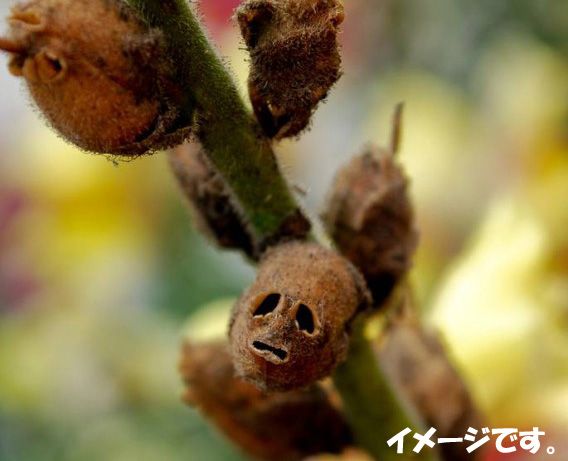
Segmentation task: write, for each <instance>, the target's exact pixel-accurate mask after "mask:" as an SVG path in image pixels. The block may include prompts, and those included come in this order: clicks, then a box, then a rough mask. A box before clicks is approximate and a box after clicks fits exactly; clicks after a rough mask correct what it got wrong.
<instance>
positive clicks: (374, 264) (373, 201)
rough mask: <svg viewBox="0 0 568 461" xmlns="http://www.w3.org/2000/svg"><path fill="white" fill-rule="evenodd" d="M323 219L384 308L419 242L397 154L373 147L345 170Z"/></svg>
mask: <svg viewBox="0 0 568 461" xmlns="http://www.w3.org/2000/svg"><path fill="white" fill-rule="evenodd" d="M323 220H324V223H325V226H326V228H327V230H328V232H329V233H330V235H331V237H332V238H333V240H334V241H335V243H336V244H337V247H338V248H339V250H340V251H341V253H342V254H343V255H344V256H346V257H347V259H349V260H350V261H351V262H352V263H353V264H354V265H355V266H356V267H357V268H359V270H360V271H361V273H362V274H363V276H364V277H365V279H366V280H367V284H368V286H369V289H370V290H371V293H372V294H373V301H374V303H375V305H376V306H380V305H382V304H383V302H384V300H385V299H386V298H387V297H388V296H389V295H390V294H391V292H392V290H393V288H394V287H395V286H396V284H397V282H398V281H399V280H401V279H402V278H403V277H404V276H405V275H406V273H407V272H408V270H409V269H410V267H411V265H412V257H413V255H414V251H415V249H416V246H417V243H418V234H417V232H416V228H415V223H414V211H413V208H412V203H411V200H410V197H409V194H408V181H407V179H406V176H405V174H404V171H403V170H402V167H401V166H400V165H399V164H398V163H397V161H396V158H395V156H394V153H393V152H391V151H387V150H382V149H379V148H377V147H374V146H369V147H368V148H367V149H366V150H365V152H364V153H363V154H362V155H359V156H357V157H355V158H353V159H352V160H351V161H350V162H349V164H347V165H346V166H345V167H344V168H343V169H342V170H340V172H339V173H338V175H337V177H336V179H335V181H334V184H333V186H332V190H331V194H330V197H329V201H328V207H327V210H326V211H325V213H324V215H323Z"/></svg>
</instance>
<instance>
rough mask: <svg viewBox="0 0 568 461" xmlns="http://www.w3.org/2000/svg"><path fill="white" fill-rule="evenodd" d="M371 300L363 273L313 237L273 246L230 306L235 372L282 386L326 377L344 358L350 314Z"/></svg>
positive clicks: (262, 384)
mask: <svg viewBox="0 0 568 461" xmlns="http://www.w3.org/2000/svg"><path fill="white" fill-rule="evenodd" d="M369 303H370V295H369V293H368V291H367V288H366V286H365V283H364V280H363V279H362V277H361V275H360V274H359V272H358V271H357V269H355V267H353V265H352V264H351V263H349V261H347V260H346V259H345V258H343V257H342V256H340V255H339V254H337V253H336V252H334V251H332V250H329V249H326V248H324V247H322V246H320V245H318V244H315V243H309V242H291V243H285V244H281V245H278V246H276V247H274V248H271V249H269V250H268V251H267V252H266V253H265V254H264V256H263V258H262V260H261V262H260V265H259V270H258V274H257V277H256V280H255V282H254V283H253V284H252V286H251V287H250V288H249V289H248V290H247V291H246V292H245V293H244V294H243V296H242V297H241V298H240V299H239V301H238V302H237V304H236V305H235V307H234V310H233V315H232V319H231V325H230V340H231V346H232V352H233V357H234V360H235V367H236V370H237V373H239V374H240V375H241V376H243V377H244V378H245V379H248V380H250V381H252V382H253V383H255V384H256V385H257V386H259V387H261V388H263V389H268V390H280V391H282V390H290V389H296V388H300V387H304V386H307V385H310V384H312V383H314V382H315V381H317V380H320V379H322V378H324V377H327V376H329V375H330V373H331V372H332V371H333V369H334V368H335V367H336V366H337V365H338V364H339V363H340V362H342V361H343V360H344V359H345V356H346V352H347V347H348V343H349V335H348V333H349V327H350V323H351V320H352V319H353V318H354V316H355V315H356V314H357V313H358V312H360V311H361V310H363V309H365V308H367V307H368V306H369Z"/></svg>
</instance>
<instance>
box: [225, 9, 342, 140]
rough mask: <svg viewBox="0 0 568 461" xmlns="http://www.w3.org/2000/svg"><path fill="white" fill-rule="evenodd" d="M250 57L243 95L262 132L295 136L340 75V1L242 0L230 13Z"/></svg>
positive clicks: (307, 121) (278, 137) (270, 135)
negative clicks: (232, 13)
mask: <svg viewBox="0 0 568 461" xmlns="http://www.w3.org/2000/svg"><path fill="white" fill-rule="evenodd" d="M236 16H237V19H238V22H239V26H240V28H241V33H242V35H243V37H244V40H245V43H246V45H247V47H248V50H249V52H250V56H251V72H250V76H249V94H250V99H251V102H252V105H253V108H254V111H255V113H256V116H257V118H258V120H259V122H260V125H261V126H262V128H263V130H264V132H265V134H266V135H267V136H269V137H271V138H277V139H280V138H285V137H289V136H295V135H297V134H299V133H300V132H301V131H302V130H303V129H304V128H306V126H307V125H308V123H309V121H310V117H311V115H312V112H313V111H314V109H315V108H316V106H317V105H318V103H319V102H320V101H321V100H322V99H324V98H325V97H326V96H327V93H328V91H329V89H330V88H331V87H332V86H333V85H334V84H335V82H336V81H337V80H338V79H339V77H340V67H341V56H340V54H339V45H338V40H337V34H338V29H339V25H340V24H341V23H342V22H343V19H344V10H343V4H342V3H341V1H340V0H246V1H245V2H244V3H243V4H242V5H241V6H240V7H239V8H238V9H237V12H236Z"/></svg>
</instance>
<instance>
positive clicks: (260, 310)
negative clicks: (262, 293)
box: [253, 293, 281, 317]
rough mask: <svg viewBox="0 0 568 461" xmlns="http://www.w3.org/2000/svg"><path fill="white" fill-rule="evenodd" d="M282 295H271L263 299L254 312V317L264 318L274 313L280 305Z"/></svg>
mask: <svg viewBox="0 0 568 461" xmlns="http://www.w3.org/2000/svg"><path fill="white" fill-rule="evenodd" d="M280 298H281V296H280V294H278V293H271V294H269V295H268V296H266V297H264V298H261V299H262V301H261V302H260V304H258V307H256V309H255V310H254V313H253V317H264V316H265V315H268V314H270V313H271V312H273V311H274V310H275V309H276V307H278V304H279V303H280Z"/></svg>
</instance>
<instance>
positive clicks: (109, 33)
mask: <svg viewBox="0 0 568 461" xmlns="http://www.w3.org/2000/svg"><path fill="white" fill-rule="evenodd" d="M8 20H9V24H10V29H9V32H8V36H7V37H6V38H0V50H3V51H6V52H8V53H10V54H11V58H10V62H9V68H10V71H11V72H12V74H14V75H16V76H21V77H23V78H24V79H25V80H26V83H27V86H28V88H29V90H30V93H31V95H32V98H33V100H34V101H35V103H36V105H37V106H38V108H39V109H40V111H41V112H42V113H43V115H44V116H45V117H46V119H47V120H48V121H49V123H50V124H51V125H52V126H53V128H54V129H55V130H56V131H57V132H58V133H59V134H61V135H62V136H63V137H64V138H65V139H67V140H68V141H70V142H72V143H74V144H76V145H77V146H79V147H80V148H82V149H85V150H87V151H92V152H99V153H113V154H119V155H138V154H142V153H145V152H147V151H153V150H156V149H159V148H163V147H166V146H169V145H171V144H173V143H174V140H175V141H178V142H179V141H181V140H182V139H183V138H184V137H187V136H188V132H189V128H187V125H188V124H189V123H188V116H187V115H184V116H183V118H184V120H183V121H182V120H181V118H182V117H181V116H180V113H179V112H180V111H179V110H178V109H177V108H175V107H173V105H172V100H173V99H174V97H173V93H175V89H174V86H175V85H173V84H172V82H171V81H170V68H171V65H170V63H169V62H168V61H167V59H166V58H165V57H164V56H165V55H166V54H167V53H166V52H165V49H164V46H163V43H162V42H163V40H162V38H161V35H160V34H159V33H158V32H157V31H155V30H151V29H149V28H148V27H147V26H145V25H144V24H143V23H142V22H141V21H139V20H138V19H137V17H136V16H135V15H134V13H133V12H132V10H131V9H130V8H129V7H128V6H127V4H126V2H123V1H120V0H27V1H24V2H21V3H19V4H17V5H16V6H15V7H14V8H13V9H12V14H11V16H10V17H9V19H8ZM184 113H185V114H187V111H186V112H184ZM189 118H191V117H189Z"/></svg>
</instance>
